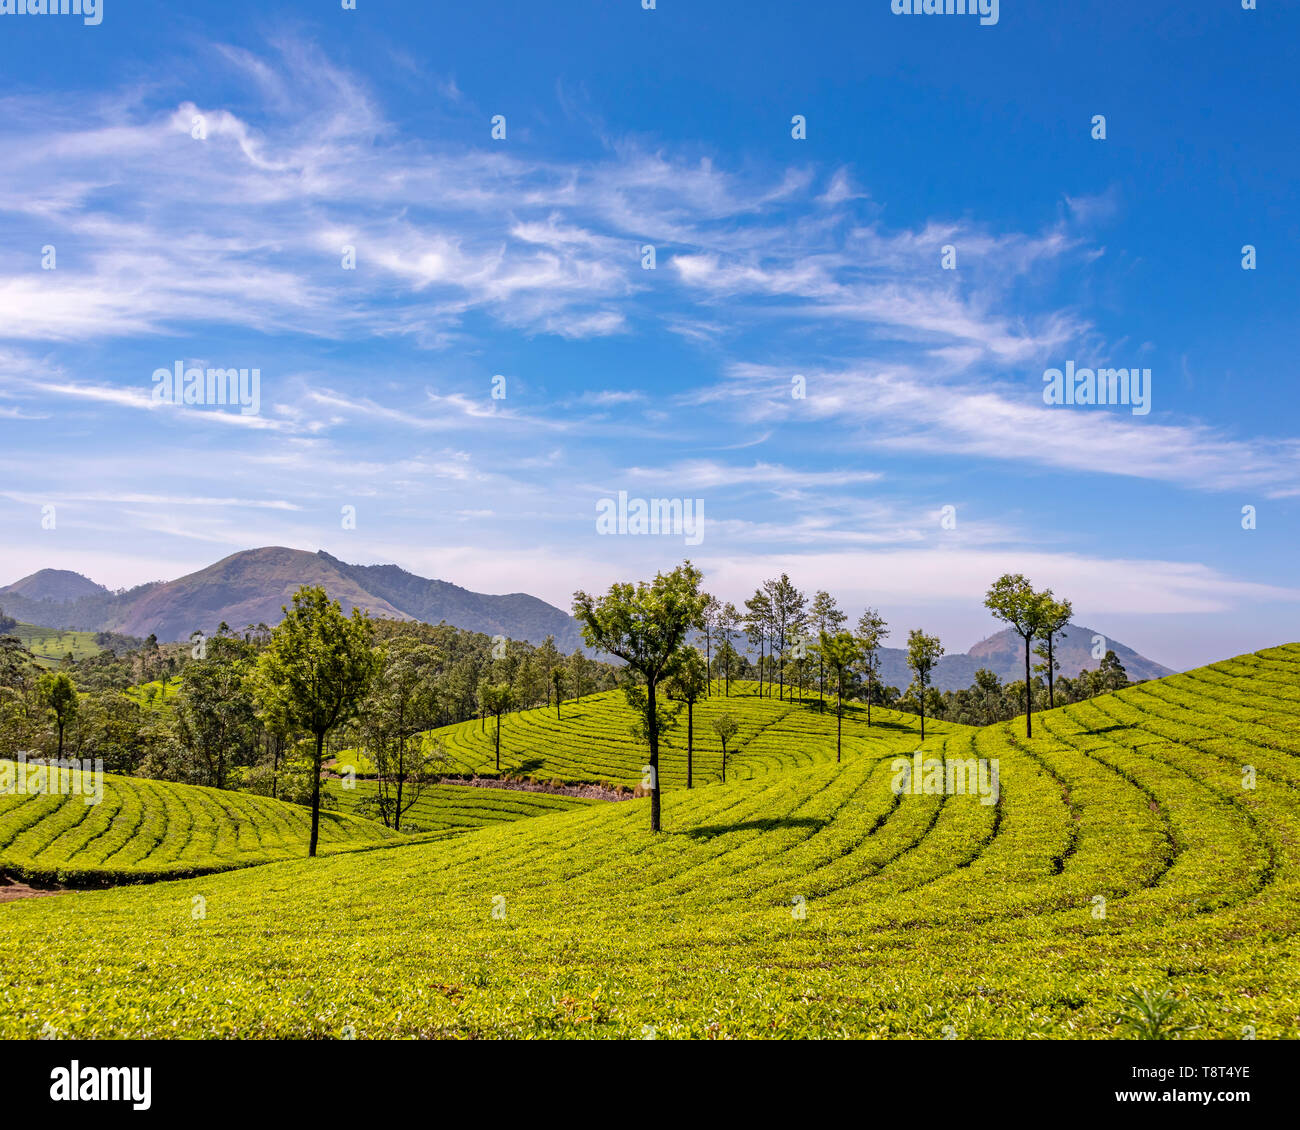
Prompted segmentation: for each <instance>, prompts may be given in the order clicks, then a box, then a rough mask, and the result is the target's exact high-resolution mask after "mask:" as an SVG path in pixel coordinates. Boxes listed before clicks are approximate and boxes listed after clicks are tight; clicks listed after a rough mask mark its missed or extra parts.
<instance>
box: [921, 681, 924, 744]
mask: <svg viewBox="0 0 1300 1130" xmlns="http://www.w3.org/2000/svg"><path fill="white" fill-rule="evenodd" d="M921 740H922V741H925V684H924V683H922V684H921Z"/></svg>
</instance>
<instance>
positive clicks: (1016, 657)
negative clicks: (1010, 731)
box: [880, 624, 1174, 691]
mask: <svg viewBox="0 0 1300 1130" xmlns="http://www.w3.org/2000/svg"><path fill="white" fill-rule="evenodd" d="M1098 636H1100V637H1102V639H1103V640H1104V641H1105V642H1104V644H1103V645H1102V646H1103V648H1104V649H1106V650H1110V651H1113V652H1114V653H1115V654H1116V656H1117V657H1118V658H1119V661H1120V662H1121V663H1122V664H1123V665H1124V670H1125V671H1127V672H1128V677H1129V678H1130V679H1133V680H1137V679H1159V678H1162V677H1163V676H1165V675H1172V674H1173V673H1174V672H1173V671H1171V670H1170V669H1169V668H1168V667H1165V666H1164V665H1162V664H1160V663H1157V662H1155V660H1152V659H1147V658H1146V656H1144V655H1139V654H1138V653H1137V652H1136V651H1134V650H1133V649H1132V648H1131V647H1128V646H1127V645H1125V644H1122V643H1120V642H1119V641H1118V640H1113V639H1110V638H1109V637H1108V636H1105V634H1104V633H1102V632H1098V631H1096V630H1094V629H1093V628H1085V627H1082V626H1081V625H1078V624H1067V625H1066V627H1065V631H1064V633H1062V634H1061V635H1060V636H1058V637H1057V638H1056V640H1055V642H1054V643H1053V645H1052V650H1053V653H1054V655H1055V658H1056V662H1057V663H1059V664H1060V667H1061V669H1060V671H1059V672H1058V674H1060V675H1066V676H1068V677H1069V678H1071V679H1073V678H1074V677H1075V676H1076V675H1078V674H1079V672H1080V671H1082V670H1084V668H1087V669H1089V670H1093V671H1095V670H1096V669H1097V665H1098V662H1099V661H1098V660H1096V659H1094V658H1093V657H1092V650H1093V640H1094V638H1095V637H1098ZM1033 646H1034V647H1037V646H1038V642H1037V641H1034V644H1033ZM1102 654H1103V655H1104V654H1105V650H1103V652H1102ZM1030 661H1031V662H1032V663H1035V664H1037V663H1041V662H1042V660H1041V659H1039V657H1038V656H1036V655H1032V653H1031V659H1030ZM981 667H987V668H988V669H989V670H990V671H992V672H993V673H994V674H996V675H997V676H998V678H999V679H1001V680H1002V681H1003V682H1004V683H1013V682H1016V681H1017V680H1023V679H1024V677H1025V641H1024V640H1022V639H1021V638H1020V636H1018V635H1017V634H1016V633H1015V631H1014V630H1012V629H1011V628H1006V629H1005V630H1003V631H1001V632H998V633H997V634H995V635H992V636H989V637H988V639H984V640H980V642H979V643H977V644H976V645H975V646H974V647H972V648H971V649H970V651H968V652H958V653H955V654H950V655H945V656H944V657H943V658H942V659H940V660H939V662H938V663H937V664H935V669H934V685H935V686H936V687H938V689H939V690H941V691H956V690H962V689H963V688H965V687H969V686H970V685H971V684H972V683H973V682H974V681H975V672H976V671H978V670H979V669H980V668H981ZM880 677H881V680H882V681H883V682H884V684H885V685H886V686H893V687H898V688H899V689H900V690H905V689H906V688H907V686H908V684H909V683H911V681H912V673H911V671H910V670H909V669H908V666H907V651H906V650H905V649H903V648H898V647H887V648H883V649H882V651H881V660H880Z"/></svg>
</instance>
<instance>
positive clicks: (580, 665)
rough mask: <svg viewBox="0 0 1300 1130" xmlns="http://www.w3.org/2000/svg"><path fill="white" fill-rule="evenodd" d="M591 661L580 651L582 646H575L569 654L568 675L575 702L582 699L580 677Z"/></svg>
mask: <svg viewBox="0 0 1300 1130" xmlns="http://www.w3.org/2000/svg"><path fill="white" fill-rule="evenodd" d="M590 662H591V660H589V659H588V658H587V657H586V656H585V655H584V654H583V652H582V648H580V647H575V648H574V649H573V654H572V655H570V656H569V677H570V681H571V682H572V683H573V697H574V701H575V702H581V701H582V677H583V675H585V674H586V672H587V666H588V664H589V663H590Z"/></svg>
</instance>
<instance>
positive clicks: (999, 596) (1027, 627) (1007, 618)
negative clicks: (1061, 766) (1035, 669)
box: [984, 573, 1050, 738]
mask: <svg viewBox="0 0 1300 1130" xmlns="http://www.w3.org/2000/svg"><path fill="white" fill-rule="evenodd" d="M1045 595H1047V596H1048V598H1049V599H1050V594H1043V593H1037V592H1034V588H1033V586H1032V585H1031V584H1030V583H1029V581H1028V580H1026V579H1025V576H1024V574H1023V573H1004V574H1003V575H1002V576H1001V577H999V578H998V579H997V580H996V581H994V582H993V585H992V586H991V587H990V588H989V591H988V593H987V595H986V596H985V597H984V607H985V608H987V609H988V610H989V611H990V612H992V613H993V615H994V616H996V617H997V618H998V619H999V620H1001V621H1003V622H1004V623H1007V624H1010V625H1011V627H1012V628H1014V629H1015V631H1016V633H1017V634H1018V635H1019V636H1020V638H1021V639H1023V640H1024V641H1025V737H1027V738H1032V737H1033V736H1034V692H1033V681H1032V678H1031V676H1030V672H1029V645H1030V642H1031V641H1032V640H1033V638H1034V637H1035V636H1036V635H1038V634H1039V632H1041V631H1042V630H1043V625H1044V623H1045V622H1046V616H1047V607H1046V601H1045V600H1044V596H1045Z"/></svg>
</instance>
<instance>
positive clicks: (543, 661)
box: [525, 636, 564, 713]
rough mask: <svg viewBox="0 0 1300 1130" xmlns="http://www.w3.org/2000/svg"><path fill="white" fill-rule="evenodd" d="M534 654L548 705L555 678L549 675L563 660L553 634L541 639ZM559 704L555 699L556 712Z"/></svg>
mask: <svg viewBox="0 0 1300 1130" xmlns="http://www.w3.org/2000/svg"><path fill="white" fill-rule="evenodd" d="M534 654H535V658H536V661H537V665H538V667H539V669H540V670H541V675H542V681H543V682H544V683H545V684H546V688H545V691H546V705H547V706H550V705H551V688H552V687H553V686H555V685H556V684H555V680H554V679H553V678H552V677H551V673H552V672H553V671H555V670H557V669H558V668H559V666H560V664H561V663H563V662H564V657H563V656H562V655H561V654H560V651H559V648H557V647H556V646H555V637H554V636H547V637H546V639H545V640H543V641H542V646H541V647H539V648H538V649H537V651H536V652H535V653H534ZM557 694H558V687H557ZM525 701H526V700H525ZM559 706H560V704H559V701H558V700H557V701H556V704H555V707H556V711H557V713H558V711H559Z"/></svg>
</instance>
